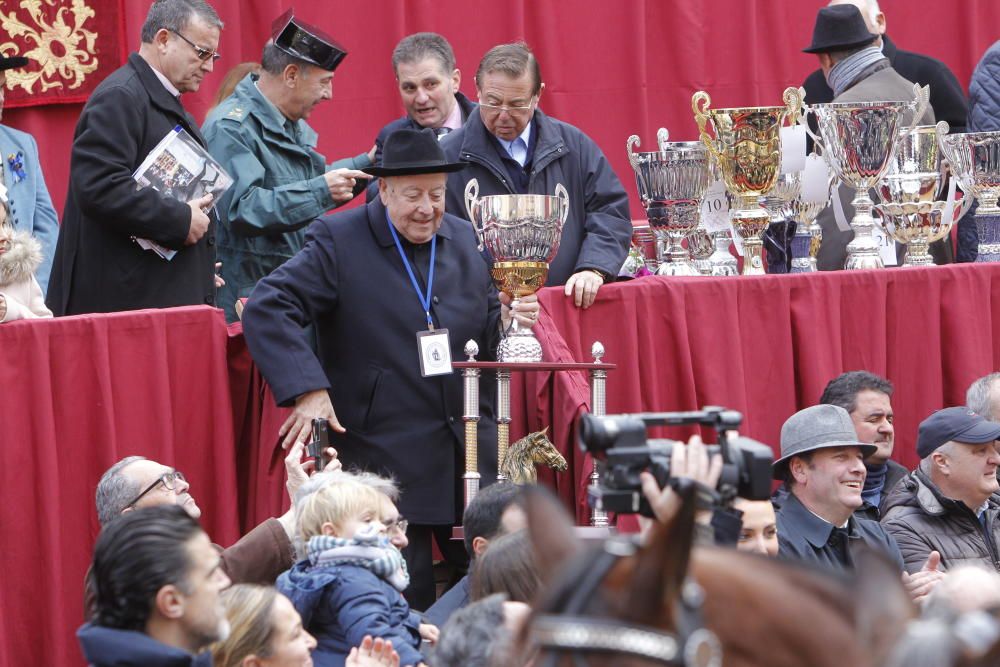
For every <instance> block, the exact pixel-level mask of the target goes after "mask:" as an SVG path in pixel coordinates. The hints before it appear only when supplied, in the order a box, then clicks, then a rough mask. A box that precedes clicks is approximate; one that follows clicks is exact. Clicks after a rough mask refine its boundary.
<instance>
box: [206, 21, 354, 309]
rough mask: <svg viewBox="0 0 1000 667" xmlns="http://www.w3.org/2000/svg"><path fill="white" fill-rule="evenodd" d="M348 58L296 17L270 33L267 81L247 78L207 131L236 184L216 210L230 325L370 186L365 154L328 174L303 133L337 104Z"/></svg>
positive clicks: (222, 300) (264, 64) (310, 136)
mask: <svg viewBox="0 0 1000 667" xmlns="http://www.w3.org/2000/svg"><path fill="white" fill-rule="evenodd" d="M346 56H347V51H346V50H345V49H344V48H343V47H342V46H340V45H339V44H338V43H337V42H336V41H335V40H334V39H333V38H332V37H330V36H329V35H327V34H326V33H324V32H323V31H322V30H320V29H319V28H317V27H315V26H312V25H309V24H308V23H305V22H303V21H300V20H299V19H296V18H295V17H294V16H293V15H292V12H291V10H289V11H288V12H285V14H283V15H282V16H280V17H279V18H278V19H277V20H276V21H275V22H274V24H273V26H272V39H271V40H269V41H268V43H267V44H266V45H265V46H264V52H263V55H262V57H261V73H260V75H257V74H248V75H247V76H246V77H245V78H244V79H243V80H242V81H240V82H239V84H237V86H236V89H235V90H234V91H233V94H232V95H230V96H229V97H228V98H226V99H225V100H223V101H222V103H221V104H219V106H217V107H216V108H215V109H214V110H213V111H212V113H211V114H210V115H209V117H208V119H207V120H206V121H205V126H204V128H203V132H204V133H205V140H206V141H207V142H208V149H209V151H211V153H212V155H213V156H214V157H215V159H217V160H218V161H219V162H220V163H221V164H222V166H223V167H225V169H226V171H228V172H229V173H230V174H231V175H232V177H233V180H234V183H233V187H231V188H229V190H227V191H226V193H225V194H224V195H222V197H220V199H219V202H218V206H217V210H218V211H219V233H218V243H217V247H218V255H219V261H220V262H222V270H221V274H222V277H223V279H224V280H225V284H224V285H223V286H222V287H220V288H219V298H218V303H219V305H220V306H221V307H222V308H223V310H225V311H226V319H227V320H229V321H230V322H232V321H235V320H236V319H237V315H236V302H237V300H238V299H240V298H242V297H246V296H249V294H250V292H251V291H252V290H253V287H254V285H256V284H257V281H258V280H260V279H261V278H263V277H264V276H266V275H267V274H269V273H271V271H273V270H274V269H276V268H277V267H278V266H280V265H281V264H282V263H284V262H285V261H287V260H288V259H290V258H291V257H292V255H294V254H295V253H297V252H298V251H299V250H300V249H301V248H302V244H303V242H304V241H305V235H306V226H307V225H308V224H309V223H310V222H312V221H313V220H315V219H316V218H318V217H319V216H321V215H323V214H324V213H326V212H327V211H329V210H330V209H332V208H334V207H336V206H340V205H341V204H343V203H346V202H348V201H350V200H351V199H352V198H353V197H354V194H355V192H356V191H360V189H361V188H362V187H363V186H364V184H366V183H367V182H368V178H369V176H368V174H365V173H363V172H361V171H358V170H357V169H356V167H367V166H371V164H372V163H371V160H370V159H369V157H368V155H367V154H361V155H359V156H357V157H355V158H352V159H349V160H345V161H340V162H337V163H334V164H332V165H329V166H327V164H326V159H325V158H324V157H323V156H322V155H320V154H319V153H318V152H317V151H316V141H317V135H316V132H315V131H314V130H313V129H312V128H311V127H310V126H309V125H308V124H307V123H306V119H307V118H309V115H310V114H311V113H312V111H313V109H314V108H315V107H316V105H318V104H320V103H322V102H323V101H325V100H328V99H330V98H331V97H332V95H333V77H334V70H336V68H337V66H338V65H339V64H340V63H341V62H342V61H343V60H344V58H345V57H346ZM341 164H345V166H340V165H341ZM348 167H350V168H348ZM359 182H360V184H361V185H358V187H357V190H355V185H357V184H358V183H359Z"/></svg>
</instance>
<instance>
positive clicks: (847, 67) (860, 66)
mask: <svg viewBox="0 0 1000 667" xmlns="http://www.w3.org/2000/svg"><path fill="white" fill-rule="evenodd" d="M883 58H885V56H884V55H882V49H881V47H878V46H869V47H868V48H867V49H862V50H860V51H858V52H857V53H855V54H854V55H852V56H849V57H847V58H844V59H843V60H841V61H840V62H839V63H837V64H836V65H834V66H833V69H831V70H830V73H829V74H828V75H827V77H826V82H827V83H828V84H830V88H831V89H833V96H834V97H835V98H836V97H839V96H840V94H841V93H842V92H844V91H845V90H847V89H848V88H850V87H851V85H852V84H853V83H854V82H855V81H856V80H857V78H858V77H859V76H860V75H861V73H862V72H863V71H865V70H866V69H868V68H869V67H871V66H872V65H874V64H875V63H877V62H878V61H879V60H882V59H883Z"/></svg>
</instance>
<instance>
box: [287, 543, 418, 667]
mask: <svg viewBox="0 0 1000 667" xmlns="http://www.w3.org/2000/svg"><path fill="white" fill-rule="evenodd" d="M276 586H277V588H278V590H279V591H281V592H282V593H284V594H285V595H286V596H287V597H288V599H289V600H291V601H292V604H293V605H295V610H296V611H298V612H299V614H300V615H301V616H302V627H304V628H305V629H306V630H307V631H308V632H309V634H311V635H312V636H313V637H315V638H316V648H315V649H314V650H313V652H312V659H313V664H315V665H316V667H343V666H344V659H345V658H346V657H347V654H348V653H350V652H351V647H353V646H360V644H361V641H362V640H363V639H364V638H365V635H371V636H372V637H381V638H382V639H388V640H390V641H392V648H393V649H395V650H396V652H397V653H399V664H401V665H416V664H418V663H420V662H423V661H424V658H423V656H421V655H420V617H419V616H418V615H417V614H416V613H415V612H412V611H410V606H409V605H408V604H406V600H405V599H403V595H402V594H401V593H400V592H399V591H397V590H396V589H395V588H393V587H392V585H391V584H389V583H388V582H387V581H385V580H384V579H382V578H380V577H378V576H376V575H375V574H374V573H373V572H371V571H370V570H366V569H365V568H363V567H360V566H358V565H331V566H324V567H313V566H312V565H310V563H309V561H308V560H303V561H299V562H298V563H296V564H295V566H294V567H293V568H292V569H291V570H289V571H288V572H285V573H283V574H282V575H281V576H280V577H278V581H277V584H276Z"/></svg>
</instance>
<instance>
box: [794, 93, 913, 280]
mask: <svg viewBox="0 0 1000 667" xmlns="http://www.w3.org/2000/svg"><path fill="white" fill-rule="evenodd" d="M913 93H914V99H913V100H911V101H908V102H832V103H830V104H816V105H812V106H806V113H805V114H803V116H802V123H803V125H805V127H806V131H807V132H809V135H810V136H811V137H812V138H813V140H814V141H815V142H816V143H817V145H818V146H820V149H821V150H822V153H823V157H824V158H825V159H826V161H827V163H828V164H829V165H830V168H831V169H833V171H834V172H835V173H836V174H837V178H839V179H840V180H841V181H842V182H844V183H846V184H847V185H849V186H851V187H852V188H854V191H855V198H854V201H853V202H852V205H853V206H854V218H853V219H852V220H851V229H853V230H854V239H853V240H852V241H851V242H850V243H849V244H848V245H847V262H846V263H845V265H844V268H845V269H881V268H883V264H882V258H881V257H880V256H879V250H878V243H877V242H876V241H875V237H874V236H872V229H873V228H874V226H875V219H874V218H873V217H872V207H873V205H874V204H873V202H872V200H871V197H869V196H868V190H869V189H871V188H873V187H875V186H876V185H877V184H878V182H879V181H880V180H881V179H882V177H883V176H884V175H885V173H886V171H887V170H888V168H889V164H890V162H891V161H892V157H893V155H894V154H895V152H896V147H897V146H898V144H899V138H900V134H901V133H900V129H901V126H902V125H903V114H905V113H907V112H909V113H911V114H912V116H913V119H912V123H911V124H910V126H909V127H908V128H906V130H905V131H906V132H909V131H911V130H912V129H913V127H914V126H915V125H916V122H917V120H918V119H919V118H920V117H921V116H923V114H924V111H925V110H926V108H927V103H928V99H929V95H930V89H929V88H928V87H927V86H924V87H921V86H920V85H919V84H915V85H914V86H913ZM810 113H811V114H813V115H815V116H816V122H817V124H818V126H819V132H820V135H821V136H822V138H820V137H819V136H816V134H814V133H813V132H812V130H811V129H810V128H809V125H808V123H806V122H805V119H806V116H808V114H810ZM834 196H836V195H834Z"/></svg>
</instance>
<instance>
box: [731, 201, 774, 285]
mask: <svg viewBox="0 0 1000 667" xmlns="http://www.w3.org/2000/svg"><path fill="white" fill-rule="evenodd" d="M731 219H732V221H733V229H735V230H736V233H737V234H739V235H740V238H741V239H743V275H745V276H763V275H764V274H765V271H764V258H763V256H762V254H763V249H764V242H763V240H762V239H761V237H762V236H763V235H764V230H765V229H767V226H768V225H769V224H770V222H771V216H769V215H768V214H767V211H765V210H764V209H762V208H756V209H754V208H743V209H739V210H735V211H733V212H732V213H731Z"/></svg>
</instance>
